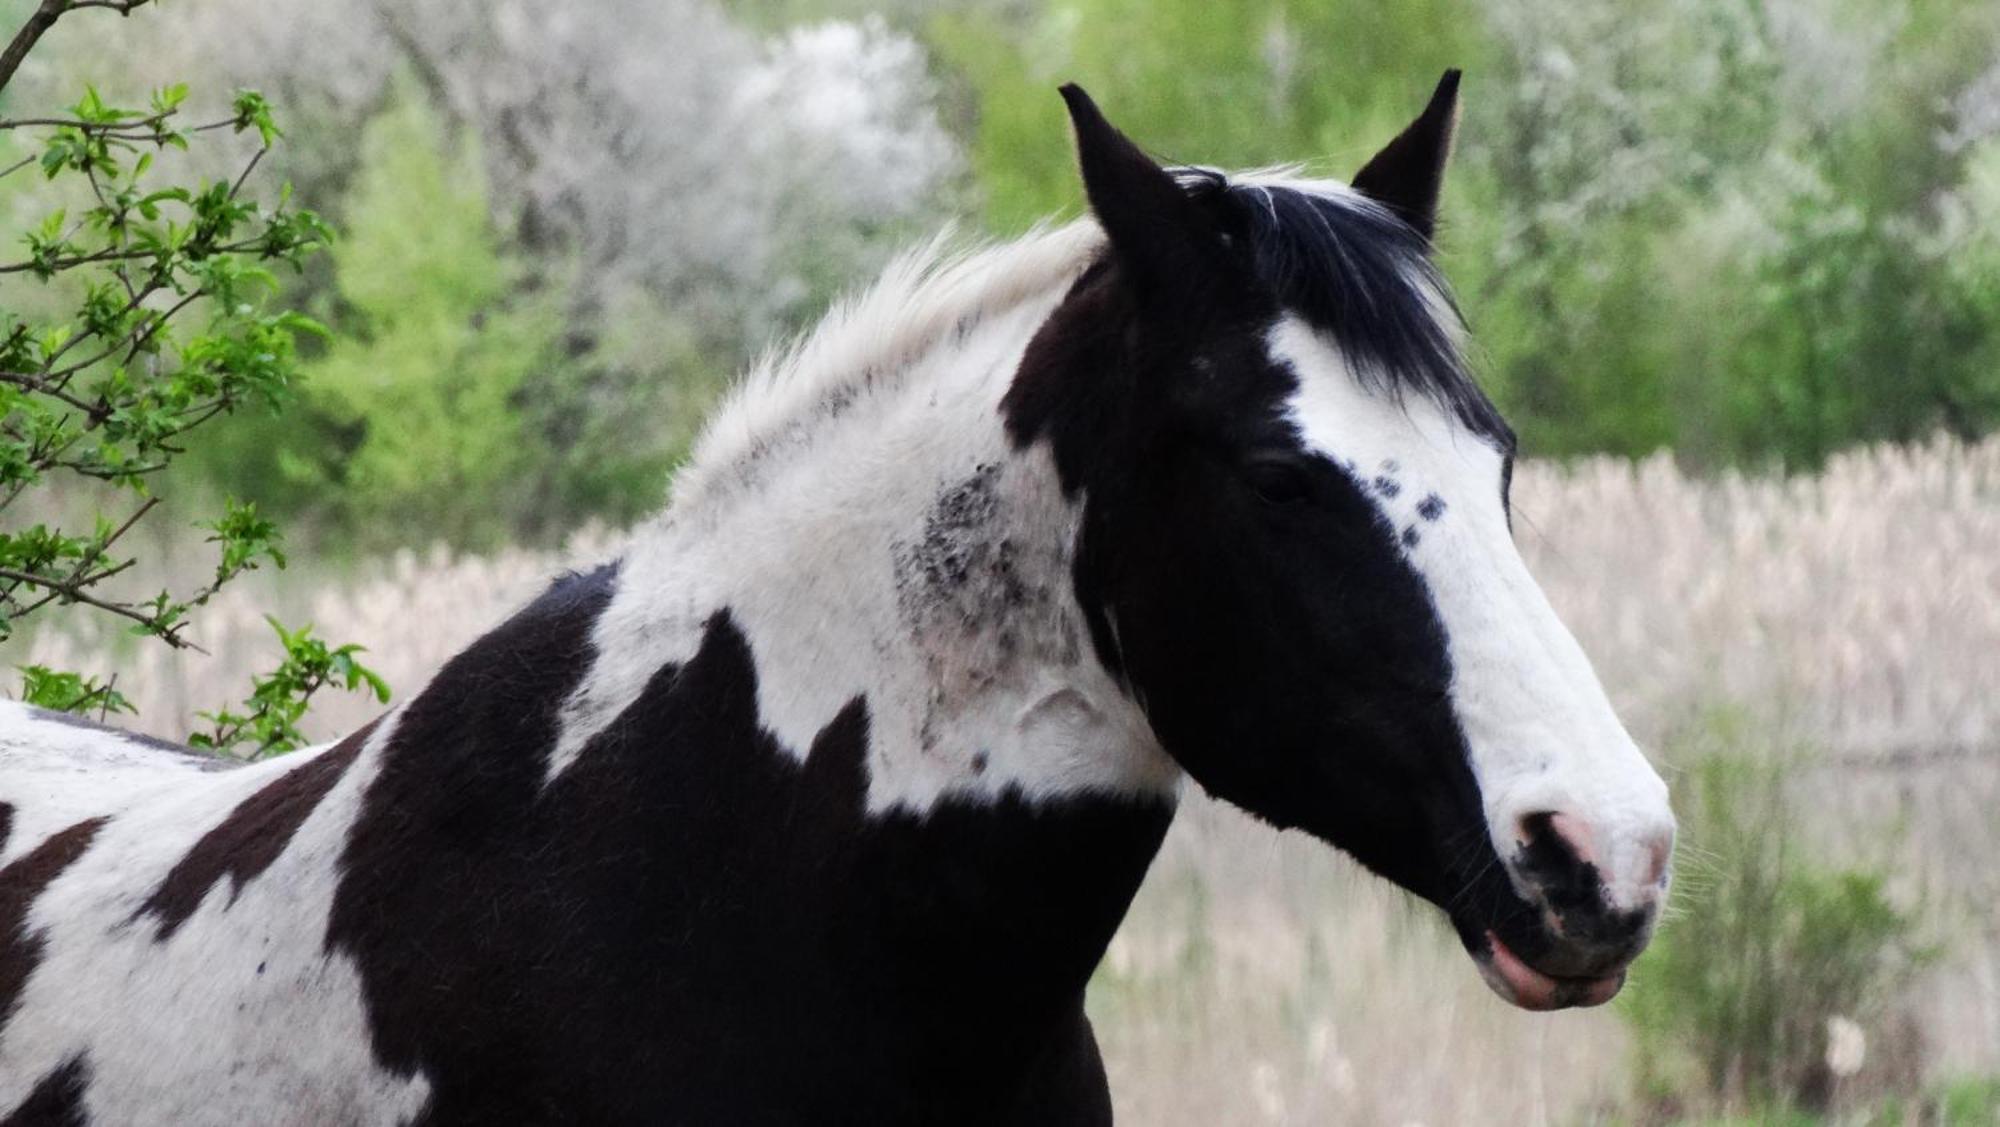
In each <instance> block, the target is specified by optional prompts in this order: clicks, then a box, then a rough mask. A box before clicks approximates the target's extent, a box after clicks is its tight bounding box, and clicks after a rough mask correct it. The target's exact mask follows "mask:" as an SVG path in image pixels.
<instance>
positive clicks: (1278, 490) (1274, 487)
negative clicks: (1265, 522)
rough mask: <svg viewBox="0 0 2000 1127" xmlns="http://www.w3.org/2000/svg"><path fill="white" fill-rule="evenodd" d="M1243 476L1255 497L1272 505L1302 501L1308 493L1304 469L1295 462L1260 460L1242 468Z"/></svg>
mask: <svg viewBox="0 0 2000 1127" xmlns="http://www.w3.org/2000/svg"><path fill="white" fill-rule="evenodd" d="M1243 476H1244V479H1245V480H1247V481H1248V482H1249V483H1250V488H1251V490H1252V491H1254V492H1255V493H1256V494H1257V496H1259V497H1261V498H1263V499H1264V500H1266V501H1269V502H1270V503H1271V504H1274V505H1289V504H1292V503H1294V502H1297V501H1303V500H1305V498H1306V495H1307V493H1308V492H1310V484H1311V483H1310V482H1308V481H1307V480H1306V472H1305V467H1303V466H1300V465H1298V464H1297V463H1295V462H1289V461H1280V460H1277V459H1273V458H1260V459H1258V460H1256V461H1253V462H1251V463H1250V464H1249V465H1247V466H1245V467H1244V470H1243Z"/></svg>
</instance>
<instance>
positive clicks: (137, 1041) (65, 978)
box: [0, 709, 430, 1127]
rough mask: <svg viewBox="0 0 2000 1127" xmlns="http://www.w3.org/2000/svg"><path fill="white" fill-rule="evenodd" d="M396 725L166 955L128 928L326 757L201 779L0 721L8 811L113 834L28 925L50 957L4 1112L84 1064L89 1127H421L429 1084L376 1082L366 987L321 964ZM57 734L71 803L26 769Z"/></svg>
mask: <svg viewBox="0 0 2000 1127" xmlns="http://www.w3.org/2000/svg"><path fill="white" fill-rule="evenodd" d="M394 727H395V721H394V717H393V715H392V716H391V717H390V718H389V719H385V720H384V721H383V722H382V724H381V725H379V726H378V727H377V729H376V731H375V732H374V733H373V734H372V735H371V737H370V738H369V740H368V743H367V745H366V746H365V747H364V749H363V750H362V752H361V754H360V755H359V756H358V757H357V759H356V761H355V762H354V763H353V764H351V765H350V766H349V767H348V769H347V770H346V772H345V773H344V774H343V776H342V777H341V779H340V780H339V781H338V783H337V784H336V785H335V786H334V787H333V788H332V789H331V790H330V791H329V792H328V793H327V794H326V795H325V796H324V797H323V798H322V799H321V801H320V803H319V804H318V806H317V807H316V808H314V810H313V811H312V812H311V814H310V815H309V816H308V817H307V818H306V820H305V821H304V822H303V823H302V824H301V825H300V826H299V828H298V831H297V833H296V834H294V835H293V837H292V839H291V841H290V842H289V843H288V844H287V845H286V846H285V849H284V851H283V852H282V853H280V854H279V855H278V857H277V858H276V860H275V861H273V862H272V864H271V866H270V867H269V868H268V869H266V870H264V871H263V872H262V873H261V874H259V875H258V876H256V877H255V878H254V879H253V880H251V881H250V882H249V883H248V884H246V885H244V886H243V887H242V889H241V890H240V893H238V892H237V890H235V889H234V885H233V882H232V881H231V880H230V879H228V878H226V877H225V878H224V879H222V880H219V881H217V882H216V884H215V885H214V886H213V887H212V888H210V889H209V890H208V893H207V895H206V897H205V898H204V899H203V901H202V903H201V905H200V907H199V908H197V909H196V911H195V912H194V914H193V915H191V916H189V917H188V918H187V919H186V920H185V921H184V922H183V923H182V924H181V926H180V928H179V929H178V930H177V931H175V932H174V933H173V935H172V936H171V937H170V938H169V939H167V940H165V941H164V942H158V941H156V939H155V936H156V935H157V933H158V920H157V919H156V918H154V917H153V916H151V915H146V916H141V917H139V918H138V919H137V920H136V921H135V920H134V919H133V913H134V912H136V911H137V910H138V908H139V906H140V905H141V904H142V903H143V902H144V901H145V899H146V897H147V896H149V895H150V894H151V893H152V891H153V889H154V888H156V887H157V886H158V885H159V884H160V882H161V880H162V879H163V878H165V876H166V874H167V872H168V871H169V870H170V869H172V868H173V866H174V864H175V863H176V862H178V861H179V860H180V859H181V858H182V857H183V856H184V855H185V854H186V853H187V852H188V850H189V849H190V848H192V847H193V845H194V844H195V842H196V841H198V840H200V838H201V837H202V835H204V834H206V833H207V832H208V831H209V830H211V829H213V828H215V826H216V825H218V824H219V823H220V822H221V821H222V820H223V819H224V818H226V817H227V816H228V815H229V813H230V811H232V810H233V809H235V807H236V806H237V804H238V803H240V802H241V801H243V800H244V799H245V798H247V797H249V796H250V795H251V794H254V793H255V792H257V791H258V790H260V789H261V788H263V787H265V786H267V785H270V784H271V783H272V782H273V781H275V780H277V779H278V778H280V777H281V776H283V775H285V774H287V773H289V772H292V771H296V770H299V769H300V768H303V767H305V766H306V765H307V764H308V763H310V762H312V760H313V759H314V758H316V757H317V756H319V755H322V754H325V752H326V750H327V749H326V748H325V747H321V748H316V749H310V750H306V751H300V752H296V753H293V754H291V755H287V756H284V757H282V758H279V759H274V760H270V761H268V762H264V763H258V764H255V765H252V766H248V767H243V768H238V769H235V770H230V771H226V772H221V773H214V772H204V771H202V770H200V769H199V767H198V766H190V765H189V762H188V761H186V760H185V759H184V757H179V756H175V755H174V754H173V753H171V752H166V751H160V750H155V749H140V752H142V753H143V754H140V755H138V756H137V757H136V758H135V757H134V753H133V752H132V750H131V745H130V744H129V743H126V741H123V740H121V739H120V738H119V737H117V736H115V735H110V734H106V733H96V732H89V731H85V730H81V729H76V728H68V727H66V726H64V725H60V724H52V723H48V722H46V721H36V720H34V719H32V718H31V717H25V716H24V713H23V712H22V711H21V710H16V709H8V710H6V711H5V712H0V801H5V802H11V803H13V804H14V806H15V808H16V811H17V816H18V812H25V811H35V812H36V813H35V817H36V819H37V820H38V822H37V824H38V825H39V824H40V823H41V822H45V821H47V820H48V819H49V818H50V815H49V814H48V813H47V811H48V810H50V809H57V808H60V809H61V810H62V811H63V813H61V814H60V815H59V817H62V818H69V819H71V822H72V823H73V822H74V821H75V820H80V819H81V818H84V817H94V816H103V815H110V816H111V817H110V821H108V822H107V823H105V824H104V826H103V827H102V828H101V829H99V830H98V832H97V835H96V837H95V838H94V840H93V841H92V842H91V844H90V847H89V849H87V850H86V851H85V852H84V853H83V855H82V856H81V857H79V858H78V859H77V860H76V862H75V863H74V864H72V865H71V866H69V867H68V868H67V869H65V870H64V871H63V872H62V873H61V874H60V875H59V876H58V877H57V878H56V879H55V881H54V882H52V883H51V884H50V886H49V887H48V888H47V889H46V890H45V891H44V892H43V893H42V895H41V896H40V897H39V898H38V899H37V900H36V901H35V903H34V905H33V908H32V909H31V911H30V913H29V915H28V919H27V930H28V931H29V932H39V933H41V937H42V941H43V949H42V953H41V958H40V960H39V961H38V962H37V964H36V965H35V968H34V971H33V973H32V974H31V975H30V977H29V979H28V981H27V984H26V986H25V988H24V989H23V990H22V993H21V996H20V999H19V1005H18V1008H17V1010H16V1012H15V1015H14V1017H13V1019H12V1020H11V1021H10V1022H9V1023H8V1024H7V1025H6V1027H5V1029H4V1031H0V1109H7V1108H12V1107H13V1106H15V1105H16V1104H18V1103H19V1102H20V1101H21V1099H22V1098H23V1097H25V1096H26V1095H27V1093H28V1092H29V1091H31V1090H32V1089H33V1087H34V1085H35V1084H36V1083H37V1082H38V1081H39V1080H40V1078H41V1077H42V1076H44V1075H46V1074H47V1073H48V1072H49V1071H51V1070H52V1069H55V1068H56V1067H58V1066H60V1065H61V1064H63V1063H64V1062H65V1061H67V1060H69V1059H70V1058H71V1057H74V1056H76V1055H78V1054H82V1055H84V1057H85V1058H86V1060H87V1063H88V1066H89V1069H90V1083H89V1084H88V1086H87V1088H86V1097H85V1098H86V1106H85V1111H86V1113H87V1118H88V1120H89V1121H91V1122H95V1123H173V1124H214V1125H217V1127H241V1125H243V1124H247V1123H401V1122H406V1121H408V1120H410V1119H411V1118H413V1117H414V1116H415V1115H416V1114H417V1112H418V1111H420V1110H421V1109H422V1107H423V1105H424V1102H425V1101H426V1100H427V1099H428V1098H429V1095H430V1085H429V1083H428V1081H426V1080H425V1079H424V1078H423V1077H422V1076H416V1077H403V1076H399V1075H397V1074H396V1073H394V1072H391V1071H388V1070H386V1069H383V1068H381V1067H379V1066H378V1065H377V1064H376V1062H375V1060H374V1058H373V1053H372V1050H371V1048H370V1045H371V1043H372V1040H371V1035H370V1033H369V1025H368V1020H367V1013H366V1008H365V1004H364V1000H363V995H362V990H361V980H360V977H359V975H358V973H357V972H356V969H355V967H354V965H353V963H352V961H351V960H350V959H349V958H348V957H347V956H345V955H340V954H329V953H328V952H327V951H326V950H325V946H324V945H325V940H326V929H327V920H328V915H329V913H330V911H331V909H332V903H333V895H334V890H335V887H336V885H337V883H338V880H337V874H336V869H335V866H336V862H337V861H338V859H339V857H340V855H341V852H342V850H343V849H344V848H345V845H346V840H347V832H348V829H349V827H350V826H351V825H352V824H353V822H354V819H355V817H356V815H357V813H358V812H359V810H360V805H361V795H362V792H363V789H364V787H365V786H366V784H367V782H368V781H369V779H370V778H371V777H372V776H373V775H374V773H375V771H376V769H377V768H378V766H379V763H380V758H381V749H382V746H383V744H384V742H385V741H386V740H387V739H388V737H389V735H390V733H391V732H392V731H393V730H394ZM48 729H57V730H59V731H66V732H69V733H72V734H73V735H72V736H71V737H69V739H70V743H69V745H67V746H66V748H65V749H64V750H67V751H69V752H72V753H74V754H76V755H78V757H79V759H78V762H80V763H83V764H88V765H89V766H88V770H89V771H90V773H91V778H90V780H89V783H88V785H84V786H79V787H75V788H73V789H74V791H75V793H72V794H66V795H58V794H56V793H55V791H56V790H58V789H61V788H59V787H57V788H52V787H51V781H52V780H54V779H57V778H58V777H59V776H57V775H56V774H55V773H54V772H53V771H52V770H51V764H50V763H49V762H48V761H46V759H45V757H44V753H43V751H42V750H35V751H33V752H27V751H24V749H25V748H29V747H33V748H36V749H43V748H47V747H48V746H49V744H48V743H47V741H48V740H49V739H50V738H51V737H52V736H53V734H54V733H51V732H50V731H48ZM59 753H60V752H57V753H52V754H59ZM147 756H150V757H151V758H150V760H148V759H147V758H146V757H147ZM65 824H71V823H65ZM57 828H60V827H57ZM17 832H18V829H17ZM42 836H46V835H42ZM232 894H235V902H234V903H233V904H232V903H231V897H232Z"/></svg>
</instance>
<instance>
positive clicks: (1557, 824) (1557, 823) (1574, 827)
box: [1514, 810, 1597, 869]
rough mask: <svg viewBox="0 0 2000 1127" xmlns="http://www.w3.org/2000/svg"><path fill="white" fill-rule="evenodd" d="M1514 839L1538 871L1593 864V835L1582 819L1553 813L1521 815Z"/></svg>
mask: <svg viewBox="0 0 2000 1127" xmlns="http://www.w3.org/2000/svg"><path fill="white" fill-rule="evenodd" d="M1514 840H1515V841H1516V842H1518V843H1519V844H1520V846H1521V849H1522V851H1523V852H1525V853H1526V854H1527V855H1528V856H1529V857H1530V858H1531V859H1532V861H1533V863H1534V864H1535V866H1536V867H1538V868H1547V867H1561V868H1565V869H1570V868H1575V867H1577V866H1580V865H1595V864H1596V863H1597V842H1596V836H1595V835H1594V834H1592V833H1591V830H1590V824H1589V823H1588V822H1585V821H1584V820H1583V819H1581V818H1578V817H1575V816H1573V815H1570V814H1564V813H1562V812H1560V811H1556V810H1542V811H1537V812H1536V813H1533V814H1524V815H1522V816H1521V818H1520V820H1519V821H1518V822H1517V823H1516V824H1515V829H1514Z"/></svg>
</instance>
